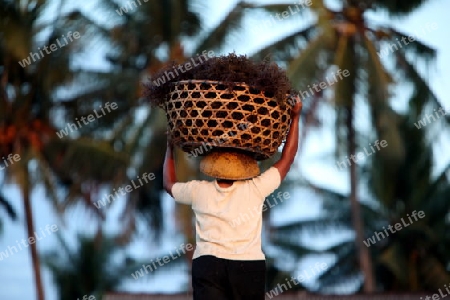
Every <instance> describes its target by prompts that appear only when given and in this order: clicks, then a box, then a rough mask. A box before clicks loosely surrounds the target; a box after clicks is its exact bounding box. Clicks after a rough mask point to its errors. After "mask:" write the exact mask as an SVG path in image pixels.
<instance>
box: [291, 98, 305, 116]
mask: <svg viewBox="0 0 450 300" xmlns="http://www.w3.org/2000/svg"><path fill="white" fill-rule="evenodd" d="M302 108H303V104H302V100H300V97H299V96H298V95H297V96H295V105H294V106H293V107H292V109H291V116H292V117H294V116H298V115H300V113H301V112H302Z"/></svg>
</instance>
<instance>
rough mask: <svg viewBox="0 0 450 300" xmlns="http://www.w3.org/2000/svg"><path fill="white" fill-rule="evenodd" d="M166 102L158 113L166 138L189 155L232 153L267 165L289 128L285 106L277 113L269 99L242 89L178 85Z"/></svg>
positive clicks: (189, 83) (242, 86) (216, 84)
mask: <svg viewBox="0 0 450 300" xmlns="http://www.w3.org/2000/svg"><path fill="white" fill-rule="evenodd" d="M168 97H169V99H168V101H166V103H165V107H163V108H164V109H165V111H166V116H167V120H168V126H169V134H170V137H171V139H172V141H173V143H174V144H176V145H178V146H179V147H181V149H182V150H183V151H185V152H188V153H192V151H194V150H195V149H196V148H198V149H201V148H202V147H203V148H204V150H209V149H211V148H212V147H216V148H235V149H239V150H244V151H246V152H249V153H250V154H252V155H253V157H254V158H255V159H257V160H263V159H267V158H269V157H271V156H272V155H273V154H275V153H276V151H277V149H278V147H279V146H280V145H281V143H282V142H283V140H284V139H285V137H286V133H287V130H288V127H289V123H290V110H291V108H290V106H289V105H285V107H281V106H280V105H279V104H278V103H277V100H276V99H275V98H273V97H272V96H271V95H267V94H265V93H264V92H261V91H258V90H256V89H254V88H252V87H250V86H248V85H246V84H243V83H235V84H234V85H233V86H232V89H230V87H229V85H227V84H223V83H220V82H217V81H202V80H185V81H178V82H175V83H173V86H172V87H171V91H170V93H169V95H168ZM208 148H209V149H208ZM203 152H204V153H199V152H197V153H198V155H204V154H206V153H205V152H206V151H203Z"/></svg>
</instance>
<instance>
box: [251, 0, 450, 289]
mask: <svg viewBox="0 0 450 300" xmlns="http://www.w3.org/2000/svg"><path fill="white" fill-rule="evenodd" d="M339 3H340V4H341V8H340V9H339V10H333V9H330V8H328V7H327V6H325V4H324V3H323V1H320V0H319V1H312V5H311V6H310V8H311V9H310V11H311V12H312V13H314V14H315V15H316V16H317V22H316V23H314V24H308V25H307V26H305V27H304V28H299V29H298V30H296V31H294V32H293V33H289V34H287V35H286V36H284V37H283V38H281V39H280V40H278V41H276V42H275V43H273V44H270V45H268V46H265V47H264V48H263V49H261V50H259V51H257V52H256V53H255V54H254V55H253V57H255V58H263V57H266V56H267V55H272V56H273V57H275V58H276V59H277V60H279V61H281V62H285V63H286V64H287V67H288V74H289V77H290V79H291V80H292V82H293V83H294V85H295V87H296V88H298V89H299V90H300V94H301V95H302V96H303V98H304V99H306V100H308V101H310V105H308V107H307V110H308V108H310V109H309V111H308V112H307V115H306V116H305V118H306V119H307V120H308V121H309V120H314V115H315V114H316V112H317V107H318V106H319V105H318V104H320V103H323V102H324V101H322V100H324V99H326V98H328V97H329V98H330V99H333V102H334V105H335V106H336V136H337V144H338V146H339V147H338V148H337V149H338V152H337V153H338V155H342V154H344V153H345V154H346V155H347V156H348V158H350V157H351V155H353V154H355V153H356V152H357V150H359V147H362V144H360V145H358V144H357V141H358V140H360V139H359V136H358V133H357V132H356V128H355V119H356V115H355V107H356V106H357V105H360V104H359V102H357V99H367V101H365V102H364V104H365V105H367V106H368V107H369V110H370V115H371V120H372V124H373V127H374V129H375V131H376V133H377V138H379V139H380V140H386V141H387V143H388V144H389V148H390V151H385V153H386V155H388V156H389V157H388V158H387V159H389V160H390V161H391V163H392V164H399V163H401V162H402V161H403V160H404V159H405V147H404V145H403V144H402V143H401V138H400V133H399V128H398V124H397V120H396V115H395V113H394V111H393V109H392V107H391V105H390V101H389V100H390V99H391V96H392V95H391V93H390V88H391V87H392V85H393V84H395V82H394V78H393V77H394V76H392V75H391V73H390V72H389V70H388V66H389V64H388V62H389V63H390V62H392V63H393V64H392V65H394V66H395V70H396V71H400V72H401V73H402V75H403V78H404V79H405V80H407V81H408V82H409V83H411V84H412V85H413V86H414V87H415V97H412V98H411V100H410V106H411V107H413V108H414V109H420V108H423V107H424V106H426V107H431V108H438V107H440V106H441V105H440V103H439V101H438V99H437V98H436V97H435V95H434V94H433V92H432V91H431V90H430V88H429V86H428V85H427V84H426V81H425V80H424V79H423V78H422V77H421V76H420V75H419V74H420V73H419V72H418V71H417V68H416V63H417V62H422V61H425V62H429V61H430V60H432V58H434V56H435V50H434V49H432V48H430V47H428V46H427V45H425V44H423V43H421V42H420V41H417V40H416V41H415V42H414V43H410V44H409V45H408V46H407V47H403V46H402V47H399V46H398V44H397V45H395V43H396V42H397V39H399V40H402V39H405V38H407V36H408V34H406V33H402V32H400V31H399V30H396V29H395V28H393V27H391V26H375V25H373V24H371V22H370V20H369V19H367V17H366V12H369V11H375V12H377V11H387V12H388V13H389V15H390V16H392V17H403V16H407V15H408V14H409V13H411V12H412V11H414V10H415V9H417V8H418V7H420V6H421V5H422V4H423V3H425V1H424V0H417V1H409V2H407V3H406V2H404V3H403V2H401V3H400V2H398V1H397V2H392V1H387V0H380V1H352V0H342V1H339ZM289 5H292V4H290V3H288V4H284V5H283V4H276V5H261V6H257V5H253V6H252V7H253V8H262V9H265V10H269V11H270V12H279V13H281V12H282V11H285V10H287V7H288V6H289ZM304 11H306V10H302V11H301V12H304ZM382 47H390V49H394V51H393V53H392V54H391V55H388V56H386V57H383V59H381V58H380V56H379V55H378V54H377V50H380V49H382ZM409 55H412V57H414V59H413V60H410V59H409ZM345 71H346V75H345V74H344V76H340V75H339V77H336V78H338V79H337V80H334V79H332V80H331V82H333V84H331V83H330V75H332V74H330V73H334V72H338V74H342V72H345ZM321 82H323V83H326V84H325V88H324V87H321V88H318V86H319V85H318V84H320V83H321ZM313 84H316V86H315V87H314V89H315V90H314V89H313V88H311V86H313ZM330 85H332V86H333V89H326V88H327V87H329V86H330ZM419 95H420V96H419ZM420 111H421V112H422V113H425V110H420ZM422 117H423V115H422ZM448 120H449V119H448V118H447V121H448ZM307 123H308V122H307ZM367 144H368V143H367ZM342 156H343V155H342ZM357 175H358V173H357V167H356V164H355V163H351V164H350V167H349V178H350V185H351V188H350V190H351V193H350V196H349V198H350V203H351V211H352V220H353V221H352V222H353V229H354V230H355V233H356V248H357V249H358V253H359V254H358V257H359V265H360V268H361V272H362V273H363V274H364V278H365V280H364V291H366V292H373V291H375V280H374V277H373V271H372V265H371V260H370V254H369V251H368V249H367V247H365V246H364V245H363V239H364V232H365V230H364V226H363V221H362V217H361V208H360V203H359V197H358V189H357V183H358V181H359V180H358V176H357Z"/></svg>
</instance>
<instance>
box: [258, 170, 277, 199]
mask: <svg viewBox="0 0 450 300" xmlns="http://www.w3.org/2000/svg"><path fill="white" fill-rule="evenodd" d="M252 180H253V183H254V184H255V186H256V188H257V189H258V191H259V192H260V193H261V196H263V197H264V198H266V197H267V196H269V195H270V194H271V193H272V192H273V191H275V190H276V189H277V188H278V187H279V186H280V184H281V177H280V172H279V171H278V169H277V168H275V167H271V168H269V169H268V170H266V171H265V172H264V173H262V174H261V175H259V176H258V177H255V178H253V179H252Z"/></svg>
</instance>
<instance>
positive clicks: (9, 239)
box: [0, 0, 450, 300]
mask: <svg viewBox="0 0 450 300" xmlns="http://www.w3.org/2000/svg"><path fill="white" fill-rule="evenodd" d="M93 3H95V1H91V2H88V3H87V4H86V6H84V9H85V10H86V11H91V12H92V9H93V8H94V7H95V6H94V4H93ZM235 3H236V1H221V3H220V4H219V3H217V2H214V3H211V2H209V3H208V4H206V5H207V6H208V9H205V11H208V13H207V14H202V17H204V18H205V20H206V22H207V24H210V25H211V26H213V25H214V24H215V22H218V20H220V18H221V17H222V16H223V15H224V14H225V13H226V11H227V10H228V9H230V8H231V7H232V6H233V4H235ZM327 3H328V4H330V5H333V4H334V2H333V1H330V2H327ZM448 11H450V1H444V0H432V1H430V2H429V3H427V4H425V5H424V6H423V7H422V8H420V9H419V10H417V11H416V12H415V13H413V14H411V15H410V16H409V17H408V18H406V19H400V20H395V21H392V22H391V21H390V22H389V24H391V25H392V26H394V27H395V28H398V29H400V30H401V31H403V32H405V33H409V34H411V35H414V36H417V37H418V38H419V39H420V40H421V41H424V42H425V43H426V44H428V45H429V46H432V47H434V48H435V49H437V51H438V54H437V61H436V63H435V64H434V65H433V66H432V68H431V69H430V70H429V71H428V72H423V74H424V77H425V79H426V80H427V81H428V82H429V84H430V86H431V87H432V89H433V91H434V92H435V93H436V95H437V96H438V98H439V99H440V101H441V103H442V106H443V107H444V108H445V109H446V111H450V99H449V96H448V94H447V92H446V89H447V88H448V87H449V86H450V76H449V75H448V73H449V72H450V42H449V40H448V32H447V29H448V28H449V27H450V26H449V25H450V22H449V20H448ZM264 18H266V17H263V16H262V15H259V14H255V15H254V16H253V18H249V19H247V20H246V21H245V23H244V28H246V30H247V34H244V35H234V36H233V37H232V38H230V43H229V44H230V45H232V46H230V47H229V48H227V50H225V51H224V52H230V51H236V53H238V54H251V53H252V52H254V51H255V49H257V48H258V47H261V46H262V45H265V44H267V43H269V42H271V41H273V40H274V39H275V38H276V36H277V35H279V33H280V31H282V30H284V29H285V28H289V27H290V25H292V24H294V23H296V22H298V21H299V19H298V18H300V17H299V16H293V17H292V18H290V19H288V20H285V21H280V22H278V24H276V26H274V28H266V27H264V26H262V25H261V24H263V22H264ZM296 18H297V19H296ZM302 18H303V19H302V20H301V22H307V21H308V20H310V19H311V16H307V15H306V16H302ZM368 18H369V19H370V20H372V22H374V24H383V23H384V22H386V20H388V19H387V16H385V15H383V14H376V15H373V14H372V15H368ZM432 22H435V23H436V24H437V29H436V30H429V27H428V29H427V24H430V23H432ZM255 28H256V29H255ZM97 53H99V52H97ZM100 53H101V51H100ZM89 65H90V66H91V67H92V66H94V67H96V66H98V67H102V66H103V65H102V61H101V58H100V55H98V56H96V57H93V58H92V61H90V62H89ZM397 92H398V93H399V94H400V95H401V94H402V93H406V91H405V92H404V91H402V90H399V91H397ZM325 109H326V108H325ZM400 109H401V108H400ZM329 114H331V112H327V111H324V114H323V115H324V117H323V120H322V122H323V124H324V126H323V127H322V128H321V129H316V130H314V131H313V132H312V133H311V134H310V135H309V136H308V138H307V140H306V141H304V149H303V152H302V155H301V156H300V158H298V159H297V160H296V165H295V166H294V169H293V171H292V172H293V173H297V174H300V173H301V174H303V176H305V177H307V178H308V179H309V180H311V181H312V182H314V183H317V184H321V185H325V186H326V187H332V188H336V189H337V190H340V191H341V192H343V193H346V192H348V180H347V176H346V175H345V174H346V173H345V172H339V171H338V170H337V169H336V168H335V167H334V166H335V161H334V158H333V156H332V155H330V154H331V153H332V152H333V151H334V133H333V130H331V128H332V127H333V125H334V124H333V122H332V120H331V119H329V118H327V117H326V116H328V115H329ZM358 122H360V123H359V126H361V127H365V126H367V124H365V123H364V120H358ZM436 144H437V145H436V147H435V151H436V155H435V163H436V169H437V170H438V169H439V168H441V167H442V166H443V165H445V164H448V162H449V161H450V152H449V151H448V150H447V149H448V147H449V143H448V139H445V138H441V140H440V141H439V142H437V143H436ZM324 178H329V179H330V180H329V181H328V182H324V180H323V179H324ZM4 192H5V194H6V195H7V196H8V198H9V199H10V200H11V202H12V203H13V205H14V207H15V208H16V210H17V211H18V212H19V220H18V221H17V222H11V221H9V220H8V219H6V220H5V222H4V223H5V227H4V233H3V235H2V236H1V238H0V251H4V250H5V249H7V247H8V246H15V245H16V240H18V241H20V240H21V239H22V238H25V237H26V233H25V230H24V229H25V218H24V212H23V208H22V202H21V200H20V199H21V195H20V193H19V192H18V190H17V189H16V188H15V186H14V185H7V186H6V188H5V190H4ZM290 192H291V193H292V197H291V199H292V201H287V202H286V203H284V204H283V205H280V206H279V207H277V208H276V209H274V211H273V214H272V218H273V222H275V223H276V224H282V223H285V222H289V221H293V220H298V219H308V218H313V217H315V216H318V215H319V214H320V213H321V203H320V201H318V200H317V198H316V197H315V195H313V194H311V193H310V194H308V193H305V192H304V191H300V190H293V191H290ZM294 199H295V201H294ZM165 200H166V201H164V214H165V215H173V211H174V203H173V201H172V200H171V199H169V198H167V199H165ZM48 203H49V201H46V199H45V193H44V191H43V189H42V188H41V187H38V188H36V189H35V190H34V192H33V194H32V205H33V211H34V212H35V228H36V230H40V228H43V229H44V228H45V226H46V225H53V224H56V225H57V226H58V228H60V229H61V230H64V232H70V233H73V234H66V235H65V237H66V238H68V240H69V242H70V243H72V244H73V241H74V234H75V232H77V231H82V232H91V233H93V232H94V230H95V222H93V220H91V219H89V218H88V217H86V216H85V211H84V210H83V209H74V210H72V211H70V212H69V213H68V214H67V215H66V217H65V221H66V222H65V223H66V224H65V225H64V224H61V223H60V221H59V220H58V218H57V217H56V216H55V214H54V212H53V210H52V208H51V207H50V205H48ZM122 204H123V203H121V200H117V201H116V203H115V204H114V206H113V207H112V209H111V214H110V215H109V217H108V220H107V223H106V224H107V226H106V228H107V229H108V230H109V231H110V232H114V231H116V230H117V229H118V226H119V224H118V223H117V222H116V218H117V214H118V212H119V211H120V207H121V205H122ZM0 214H1V212H0ZM0 217H1V218H2V219H5V216H4V214H2V215H0ZM165 222H166V224H165V229H164V233H163V237H166V236H170V237H171V238H170V239H164V238H163V239H162V241H161V243H159V244H155V242H154V241H152V240H146V239H139V240H137V241H136V242H134V244H133V245H132V246H131V247H130V253H131V254H132V255H134V256H136V257H141V258H148V257H147V253H148V250H147V249H149V248H152V249H155V248H156V249H157V250H156V251H159V253H161V254H163V253H165V252H167V251H170V250H171V249H175V248H176V247H178V246H179V245H180V244H181V243H182V242H183V237H182V235H181V233H180V232H178V231H177V229H176V228H175V225H174V224H175V221H174V219H170V218H166V220H165ZM351 236H352V235H351V234H350V233H343V234H342V235H341V236H320V237H311V236H305V237H302V238H303V239H304V241H305V242H308V243H310V244H313V245H314V247H316V248H323V247H325V246H326V245H327V244H328V243H329V242H330V240H331V242H333V241H337V240H339V239H342V238H351ZM37 246H38V250H39V252H40V253H44V252H46V251H49V250H51V249H54V248H55V247H57V243H56V237H55V235H54V234H50V235H48V236H46V237H45V238H44V239H43V240H42V241H39V242H38V243H37ZM268 251H273V249H268ZM320 259H321V261H324V262H326V263H331V262H332V261H333V258H332V257H321V258H320ZM316 262H317V258H314V257H312V258H309V259H305V260H303V261H301V262H300V263H299V266H298V269H299V270H305V269H306V270H307V269H309V268H312V267H313V266H314V264H315V263H316ZM280 264H282V261H281V262H280ZM43 270H44V272H43V278H44V283H45V291H46V299H49V300H54V299H56V291H55V289H54V287H53V285H52V279H51V276H50V274H49V272H48V271H47V270H45V269H43ZM185 273H186V272H177V273H174V274H171V275H170V280H168V279H169V277H167V276H151V277H150V276H148V278H145V279H143V280H141V281H134V280H133V279H131V276H130V280H129V283H127V285H126V286H125V287H124V288H125V289H127V290H130V291H136V292H173V291H178V290H181V289H183V287H184V286H185V285H186V284H188V277H187V274H185ZM0 282H1V288H0V299H5V300H9V299H34V285H33V278H32V270H31V261H30V256H29V251H28V249H24V250H21V251H19V252H18V253H15V254H14V255H12V256H11V257H9V258H7V259H4V260H3V261H0ZM168 282H170V284H167V283H168ZM309 284H310V286H311V287H312V288H314V282H309Z"/></svg>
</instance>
